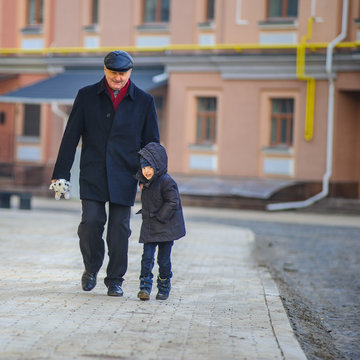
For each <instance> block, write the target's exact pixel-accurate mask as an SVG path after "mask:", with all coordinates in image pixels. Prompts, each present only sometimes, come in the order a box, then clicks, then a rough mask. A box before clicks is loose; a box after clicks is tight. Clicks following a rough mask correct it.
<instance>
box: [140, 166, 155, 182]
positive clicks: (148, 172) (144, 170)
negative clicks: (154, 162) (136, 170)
mask: <svg viewBox="0 0 360 360" xmlns="http://www.w3.org/2000/svg"><path fill="white" fill-rule="evenodd" d="M141 171H142V174H143V175H144V176H145V177H146V179H147V180H150V179H151V178H152V177H153V176H154V169H153V167H152V166H145V167H143V168H142V169H141Z"/></svg>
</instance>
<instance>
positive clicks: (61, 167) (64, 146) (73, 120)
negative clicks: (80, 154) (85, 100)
mask: <svg viewBox="0 0 360 360" xmlns="http://www.w3.org/2000/svg"><path fill="white" fill-rule="evenodd" d="M83 126H84V122H83V110H82V106H81V95H80V92H79V93H78V95H77V96H76V99H75V102H74V105H73V108H72V111H71V113H70V116H69V120H68V122H67V124H66V128H65V132H64V135H63V137H62V141H61V144H60V149H59V153H58V156H57V160H56V163H55V167H54V171H53V175H52V179H66V180H70V170H71V167H72V164H73V162H74V157H75V151H76V147H77V145H78V144H79V141H80V137H81V135H82V132H83Z"/></svg>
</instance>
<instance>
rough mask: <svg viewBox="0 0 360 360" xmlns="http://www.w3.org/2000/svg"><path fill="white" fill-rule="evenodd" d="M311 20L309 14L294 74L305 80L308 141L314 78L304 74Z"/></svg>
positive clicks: (310, 133)
mask: <svg viewBox="0 0 360 360" xmlns="http://www.w3.org/2000/svg"><path fill="white" fill-rule="evenodd" d="M313 21H314V19H313V17H312V16H310V17H309V20H308V31H307V34H306V35H304V36H303V37H302V38H301V43H300V45H299V46H298V48H297V53H296V55H297V56H296V76H297V78H298V79H299V80H305V81H306V108H305V127H304V137H305V140H307V141H310V140H311V139H312V138H313V134H314V104H315V79H314V78H312V77H309V76H306V75H305V57H306V41H307V40H310V39H311V36H312V24H313Z"/></svg>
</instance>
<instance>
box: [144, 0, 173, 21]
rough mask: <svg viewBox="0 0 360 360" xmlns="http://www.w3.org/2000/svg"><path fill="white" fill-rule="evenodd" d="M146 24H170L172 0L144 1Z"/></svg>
mask: <svg viewBox="0 0 360 360" xmlns="http://www.w3.org/2000/svg"><path fill="white" fill-rule="evenodd" d="M143 1H144V22H145V23H154V22H168V21H169V12H170V0H143Z"/></svg>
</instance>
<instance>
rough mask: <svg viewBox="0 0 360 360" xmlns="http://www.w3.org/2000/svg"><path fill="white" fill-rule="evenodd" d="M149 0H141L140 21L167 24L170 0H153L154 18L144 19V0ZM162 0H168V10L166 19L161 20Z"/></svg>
mask: <svg viewBox="0 0 360 360" xmlns="http://www.w3.org/2000/svg"><path fill="white" fill-rule="evenodd" d="M147 1H149V0H143V1H142V21H143V24H159V23H160V24H167V23H168V22H169V20H170V0H154V1H155V19H151V20H150V21H149V20H146V2H147ZM163 1H169V11H168V14H167V19H166V20H162V9H163Z"/></svg>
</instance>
